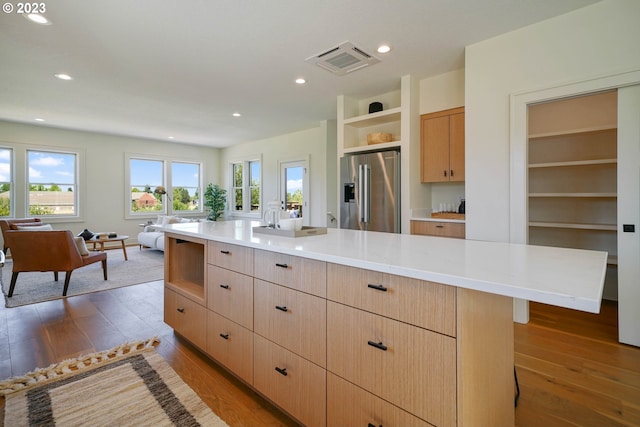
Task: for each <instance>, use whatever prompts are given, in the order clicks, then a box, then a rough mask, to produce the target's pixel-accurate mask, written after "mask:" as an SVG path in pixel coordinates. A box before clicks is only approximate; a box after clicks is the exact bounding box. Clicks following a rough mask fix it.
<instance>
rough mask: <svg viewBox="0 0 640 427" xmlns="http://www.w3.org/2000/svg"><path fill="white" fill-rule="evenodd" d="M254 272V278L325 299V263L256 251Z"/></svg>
mask: <svg viewBox="0 0 640 427" xmlns="http://www.w3.org/2000/svg"><path fill="white" fill-rule="evenodd" d="M254 271H255V274H254V276H255V277H256V278H259V279H262V280H266V281H268V282H273V283H277V284H279V285H282V286H286V287H289V288H293V289H297V290H299V291H302V292H307V293H310V294H313V295H317V296H319V297H322V298H325V297H326V294H327V286H326V281H327V266H326V263H325V262H322V261H316V260H313V259H309V258H302V257H297V256H293V255H285V254H281V253H276V252H271V251H263V250H258V249H256V250H255V256H254Z"/></svg>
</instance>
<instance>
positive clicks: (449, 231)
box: [411, 221, 465, 239]
mask: <svg viewBox="0 0 640 427" xmlns="http://www.w3.org/2000/svg"><path fill="white" fill-rule="evenodd" d="M411 234H420V235H423V236H437V237H455V238H458V239H464V238H465V224H464V223H461V222H446V221H411Z"/></svg>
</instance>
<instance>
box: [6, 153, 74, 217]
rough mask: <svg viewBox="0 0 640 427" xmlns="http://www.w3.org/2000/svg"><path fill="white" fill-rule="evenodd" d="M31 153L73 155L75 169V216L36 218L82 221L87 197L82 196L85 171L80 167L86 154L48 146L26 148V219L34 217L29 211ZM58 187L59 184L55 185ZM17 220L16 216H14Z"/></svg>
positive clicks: (47, 215) (41, 215) (57, 215)
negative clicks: (83, 172)
mask: <svg viewBox="0 0 640 427" xmlns="http://www.w3.org/2000/svg"><path fill="white" fill-rule="evenodd" d="M31 152H37V153H44V154H46V153H53V154H65V155H72V156H74V161H75V164H74V168H73V172H74V184H73V185H74V187H75V189H74V191H73V193H74V194H73V206H74V213H73V214H38V215H36V216H38V217H39V218H43V219H46V220H47V221H48V222H56V220H57V221H58V222H68V220H74V221H75V220H82V212H83V211H84V209H83V207H84V206H83V201H84V200H85V196H84V195H82V183H83V182H84V175H83V174H82V173H81V171H83V170H84V168H83V167H81V166H80V165H81V164H82V165H84V152H82V151H81V150H63V149H59V148H52V147H46V146H28V147H25V150H24V162H25V163H24V164H25V170H24V185H25V197H24V213H25V215H24V216H25V217H27V216H33V215H31V213H30V209H29V199H30V191H31V190H30V188H31V184H32V182H31V181H30V179H29V167H30V165H29V153H31ZM54 184H56V185H57V183H54ZM13 213H14V214H16V213H17V212H15V211H14V212H13ZM14 218H15V216H14Z"/></svg>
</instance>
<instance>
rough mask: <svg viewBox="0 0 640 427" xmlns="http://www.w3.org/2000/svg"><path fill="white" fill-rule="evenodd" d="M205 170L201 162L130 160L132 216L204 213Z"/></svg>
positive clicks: (129, 213) (159, 159) (155, 159)
mask: <svg viewBox="0 0 640 427" xmlns="http://www.w3.org/2000/svg"><path fill="white" fill-rule="evenodd" d="M167 165H169V168H168V169H166V168H167ZM201 171H202V165H201V164H200V163H197V162H188V161H184V162H182V161H175V162H174V161H170V160H165V159H161V158H142V157H134V156H132V157H129V170H128V173H129V194H130V200H129V206H130V208H129V212H128V215H130V216H150V215H151V214H166V213H181V214H183V213H201V212H202V194H201V191H200V189H201V188H202V182H201V181H202V172H201Z"/></svg>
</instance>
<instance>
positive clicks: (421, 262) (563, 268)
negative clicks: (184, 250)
mask: <svg viewBox="0 0 640 427" xmlns="http://www.w3.org/2000/svg"><path fill="white" fill-rule="evenodd" d="M258 225H260V223H259V222H253V221H222V222H194V223H183V224H171V225H167V226H165V227H162V229H164V230H165V231H171V232H174V233H177V234H182V235H185V236H193V237H199V238H204V239H207V240H216V241H220V242H227V243H232V244H237V245H242V246H248V247H252V248H256V249H264V250H270V251H275V252H280V253H284V254H289V255H296V256H302V257H307V258H312V259H316V260H320V261H326V262H333V263H336V264H343V265H349V266H352V267H358V268H364V269H369V270H375V271H379V272H383V273H390V274H396V275H400V276H406V277H412V278H416V279H421V280H428V281H432V282H438V283H444V284H447V285H453V286H458V287H462V288H468V289H474V290H479V291H483V292H489V293H494V294H499V295H505V296H509V297H515V298H522V299H527V300H531V301H537V302H542V303H546V304H551V305H556V306H560V307H566V308H573V309H577V310H583V311H589V312H592V313H598V312H599V311H600V302H601V299H602V290H603V287H604V276H605V272H606V267H607V253H606V252H600V251H586V250H579V249H564V248H551V247H542V246H531V245H520V244H510V243H498V242H485V241H476V240H464V239H449V238H443V237H429V236H416V235H409V234H392V233H379V232H371V231H357V230H339V229H328V230H327V234H324V235H317V236H309V237H297V238H291V237H280V236H272V235H265V234H254V233H253V230H252V227H254V226H258Z"/></svg>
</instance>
